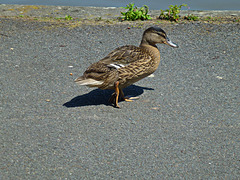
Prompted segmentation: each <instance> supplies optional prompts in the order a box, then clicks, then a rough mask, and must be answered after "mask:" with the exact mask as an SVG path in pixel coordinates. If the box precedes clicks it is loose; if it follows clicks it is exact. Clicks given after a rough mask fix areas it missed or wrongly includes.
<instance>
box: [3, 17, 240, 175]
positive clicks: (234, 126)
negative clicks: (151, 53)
mask: <svg viewBox="0 0 240 180" xmlns="http://www.w3.org/2000/svg"><path fill="white" fill-rule="evenodd" d="M152 25H153V24H151V23H147V24H145V25H142V26H137V27H131V26H129V25H127V24H121V23H120V24H115V25H107V24H103V25H82V26H77V27H75V28H72V27H67V26H59V27H55V25H54V24H52V23H51V22H37V21H30V20H29V21H24V20H21V19H12V18H11V19H8V18H0V38H1V43H0V52H1V53H0V59H1V60H0V70H1V76H0V90H1V93H0V98H1V105H0V122H1V134H0V136H1V150H0V151H1V157H0V158H1V163H0V173H1V179H221V178H224V179H240V173H239V172H240V169H239V166H240V156H239V149H240V147H239V146H240V140H239V137H240V124H239V94H240V93H239V84H240V80H239V57H240V51H239V44H240V41H239V34H240V28H239V24H218V25H217V24H205V23H187V24H165V23H162V24H159V26H161V27H162V28H163V29H164V30H165V31H166V32H167V34H168V35H169V37H170V39H171V40H172V41H173V42H175V43H177V44H178V45H179V48H178V49H175V48H171V47H169V46H166V45H159V46H158V47H159V49H160V52H161V63H160V66H159V68H158V70H157V71H156V72H155V73H154V77H148V78H145V79H144V80H141V81H139V82H137V83H136V84H135V85H132V86H130V87H128V88H126V89H125V90H124V91H125V94H126V95H133V96H139V97H140V99H139V100H136V101H134V102H120V103H119V105H120V107H121V109H116V108H113V107H112V106H110V105H109V104H108V98H109V97H110V95H111V93H112V91H108V90H105V91H103V90H98V89H90V88H87V87H82V86H77V85H76V84H75V83H74V82H73V80H74V79H75V78H76V77H78V76H80V75H81V74H82V73H83V72H84V70H85V69H86V68H87V67H88V66H89V65H90V64H91V63H93V62H96V61H98V60H99V59H101V58H103V57H104V56H105V55H107V54H108V53H109V52H110V51H112V50H113V49H115V48H116V47H119V46H122V45H126V44H132V45H138V44H139V43H140V40H141V36H142V33H143V31H144V29H146V28H147V27H149V26H152ZM129 27H130V28H129ZM70 73H72V75H70Z"/></svg>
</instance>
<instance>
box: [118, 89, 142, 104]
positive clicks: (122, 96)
mask: <svg viewBox="0 0 240 180" xmlns="http://www.w3.org/2000/svg"><path fill="white" fill-rule="evenodd" d="M119 90H120V97H121V98H123V100H124V101H128V102H132V101H134V100H136V99H139V97H126V96H124V93H123V90H122V89H119Z"/></svg>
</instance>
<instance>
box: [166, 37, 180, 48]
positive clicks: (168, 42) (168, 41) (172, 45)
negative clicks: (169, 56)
mask: <svg viewBox="0 0 240 180" xmlns="http://www.w3.org/2000/svg"><path fill="white" fill-rule="evenodd" d="M167 45H169V46H171V47H174V48H178V45H177V44H174V43H173V42H172V41H171V40H170V39H169V38H168V37H167Z"/></svg>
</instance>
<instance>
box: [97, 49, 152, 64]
mask: <svg viewBox="0 0 240 180" xmlns="http://www.w3.org/2000/svg"><path fill="white" fill-rule="evenodd" d="M148 58H150V56H149V55H148V53H147V52H145V50H143V49H141V48H139V47H136V46H132V45H127V46H122V47H119V48H117V49H115V50H114V51H112V52H111V53H109V54H108V55H107V56H106V57H105V58H103V59H101V60H100V61H99V62H101V63H103V64H106V65H107V66H108V67H112V68H115V69H118V68H121V67H125V66H127V65H128V64H130V63H134V62H136V61H139V60H141V59H148Z"/></svg>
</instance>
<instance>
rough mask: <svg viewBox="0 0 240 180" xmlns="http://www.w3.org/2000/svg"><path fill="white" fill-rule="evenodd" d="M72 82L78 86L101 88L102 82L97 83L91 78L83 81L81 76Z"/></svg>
mask: <svg viewBox="0 0 240 180" xmlns="http://www.w3.org/2000/svg"><path fill="white" fill-rule="evenodd" d="M74 82H75V83H77V84H78V85H81V86H89V87H98V86H101V85H102V83H103V81H98V80H95V79H92V78H87V79H84V77H82V76H81V77H79V78H77V79H75V80H74Z"/></svg>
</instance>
